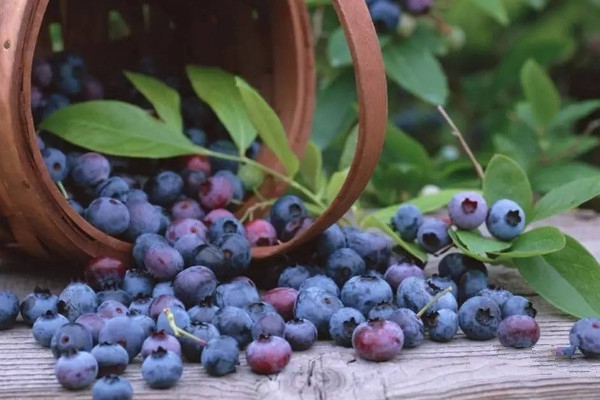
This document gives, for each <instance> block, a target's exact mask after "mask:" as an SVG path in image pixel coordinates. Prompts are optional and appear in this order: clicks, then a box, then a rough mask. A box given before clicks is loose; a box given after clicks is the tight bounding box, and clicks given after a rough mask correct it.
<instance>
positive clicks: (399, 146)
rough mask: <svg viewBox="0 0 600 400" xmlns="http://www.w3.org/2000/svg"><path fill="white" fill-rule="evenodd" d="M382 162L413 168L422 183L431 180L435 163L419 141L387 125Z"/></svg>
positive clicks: (393, 126)
mask: <svg viewBox="0 0 600 400" xmlns="http://www.w3.org/2000/svg"><path fill="white" fill-rule="evenodd" d="M381 160H382V162H383V163H388V164H392V163H394V164H401V165H406V166H412V167H414V169H415V171H412V172H411V173H412V174H413V175H417V176H418V178H419V180H420V182H424V181H430V180H431V175H432V170H433V163H432V161H431V158H430V157H429V154H428V153H427V150H425V147H424V146H423V145H422V144H421V143H420V142H419V141H417V140H415V139H413V138H412V137H411V136H410V135H408V134H406V133H405V132H404V131H402V130H401V129H399V128H397V127H396V126H395V125H392V124H388V125H387V129H386V132H385V143H384V146H383V149H382V151H381Z"/></svg>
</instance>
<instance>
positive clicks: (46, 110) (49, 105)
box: [35, 93, 71, 121]
mask: <svg viewBox="0 0 600 400" xmlns="http://www.w3.org/2000/svg"><path fill="white" fill-rule="evenodd" d="M45 100H46V101H45V104H44V105H43V106H42V107H41V108H40V109H39V110H37V112H36V113H35V119H36V121H43V120H44V119H46V118H48V117H49V116H50V115H52V114H54V113H55V112H56V111H58V110H60V109H61V108H65V107H68V106H69V105H71V101H70V100H69V98H68V97H66V96H64V95H62V94H60V93H51V94H49V95H48V96H47V97H46V99H45Z"/></svg>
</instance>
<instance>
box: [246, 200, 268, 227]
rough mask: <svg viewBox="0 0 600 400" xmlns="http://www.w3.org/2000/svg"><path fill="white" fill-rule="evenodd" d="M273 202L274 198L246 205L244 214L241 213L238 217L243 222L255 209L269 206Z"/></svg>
mask: <svg viewBox="0 0 600 400" xmlns="http://www.w3.org/2000/svg"><path fill="white" fill-rule="evenodd" d="M273 203H275V200H265V201H261V202H258V203H256V204H254V205H252V206H250V207H248V209H247V210H246V212H245V213H244V215H242V218H240V221H242V222H245V221H246V220H247V219H248V218H250V217H252V214H254V212H255V211H256V210H260V209H261V208H266V207H269V206H271V205H273Z"/></svg>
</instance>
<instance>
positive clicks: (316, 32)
mask: <svg viewBox="0 0 600 400" xmlns="http://www.w3.org/2000/svg"><path fill="white" fill-rule="evenodd" d="M324 16H325V6H319V7H318V8H317V9H316V10H315V13H314V14H313V42H314V45H315V46H316V45H317V44H318V43H319V40H321V35H322V34H323V17H324Z"/></svg>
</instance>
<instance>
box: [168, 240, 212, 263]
mask: <svg viewBox="0 0 600 400" xmlns="http://www.w3.org/2000/svg"><path fill="white" fill-rule="evenodd" d="M204 244H206V241H205V240H204V239H202V238H201V237H200V236H198V235H196V234H194V233H188V234H187V235H183V236H180V237H179V238H178V239H177V240H176V241H175V243H173V247H174V248H175V250H177V251H178V252H179V254H181V257H183V263H184V266H185V267H186V268H187V267H191V266H193V265H195V264H194V258H193V257H194V252H195V251H196V249H197V248H198V247H200V246H201V245H204ZM201 265H202V264H201Z"/></svg>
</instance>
